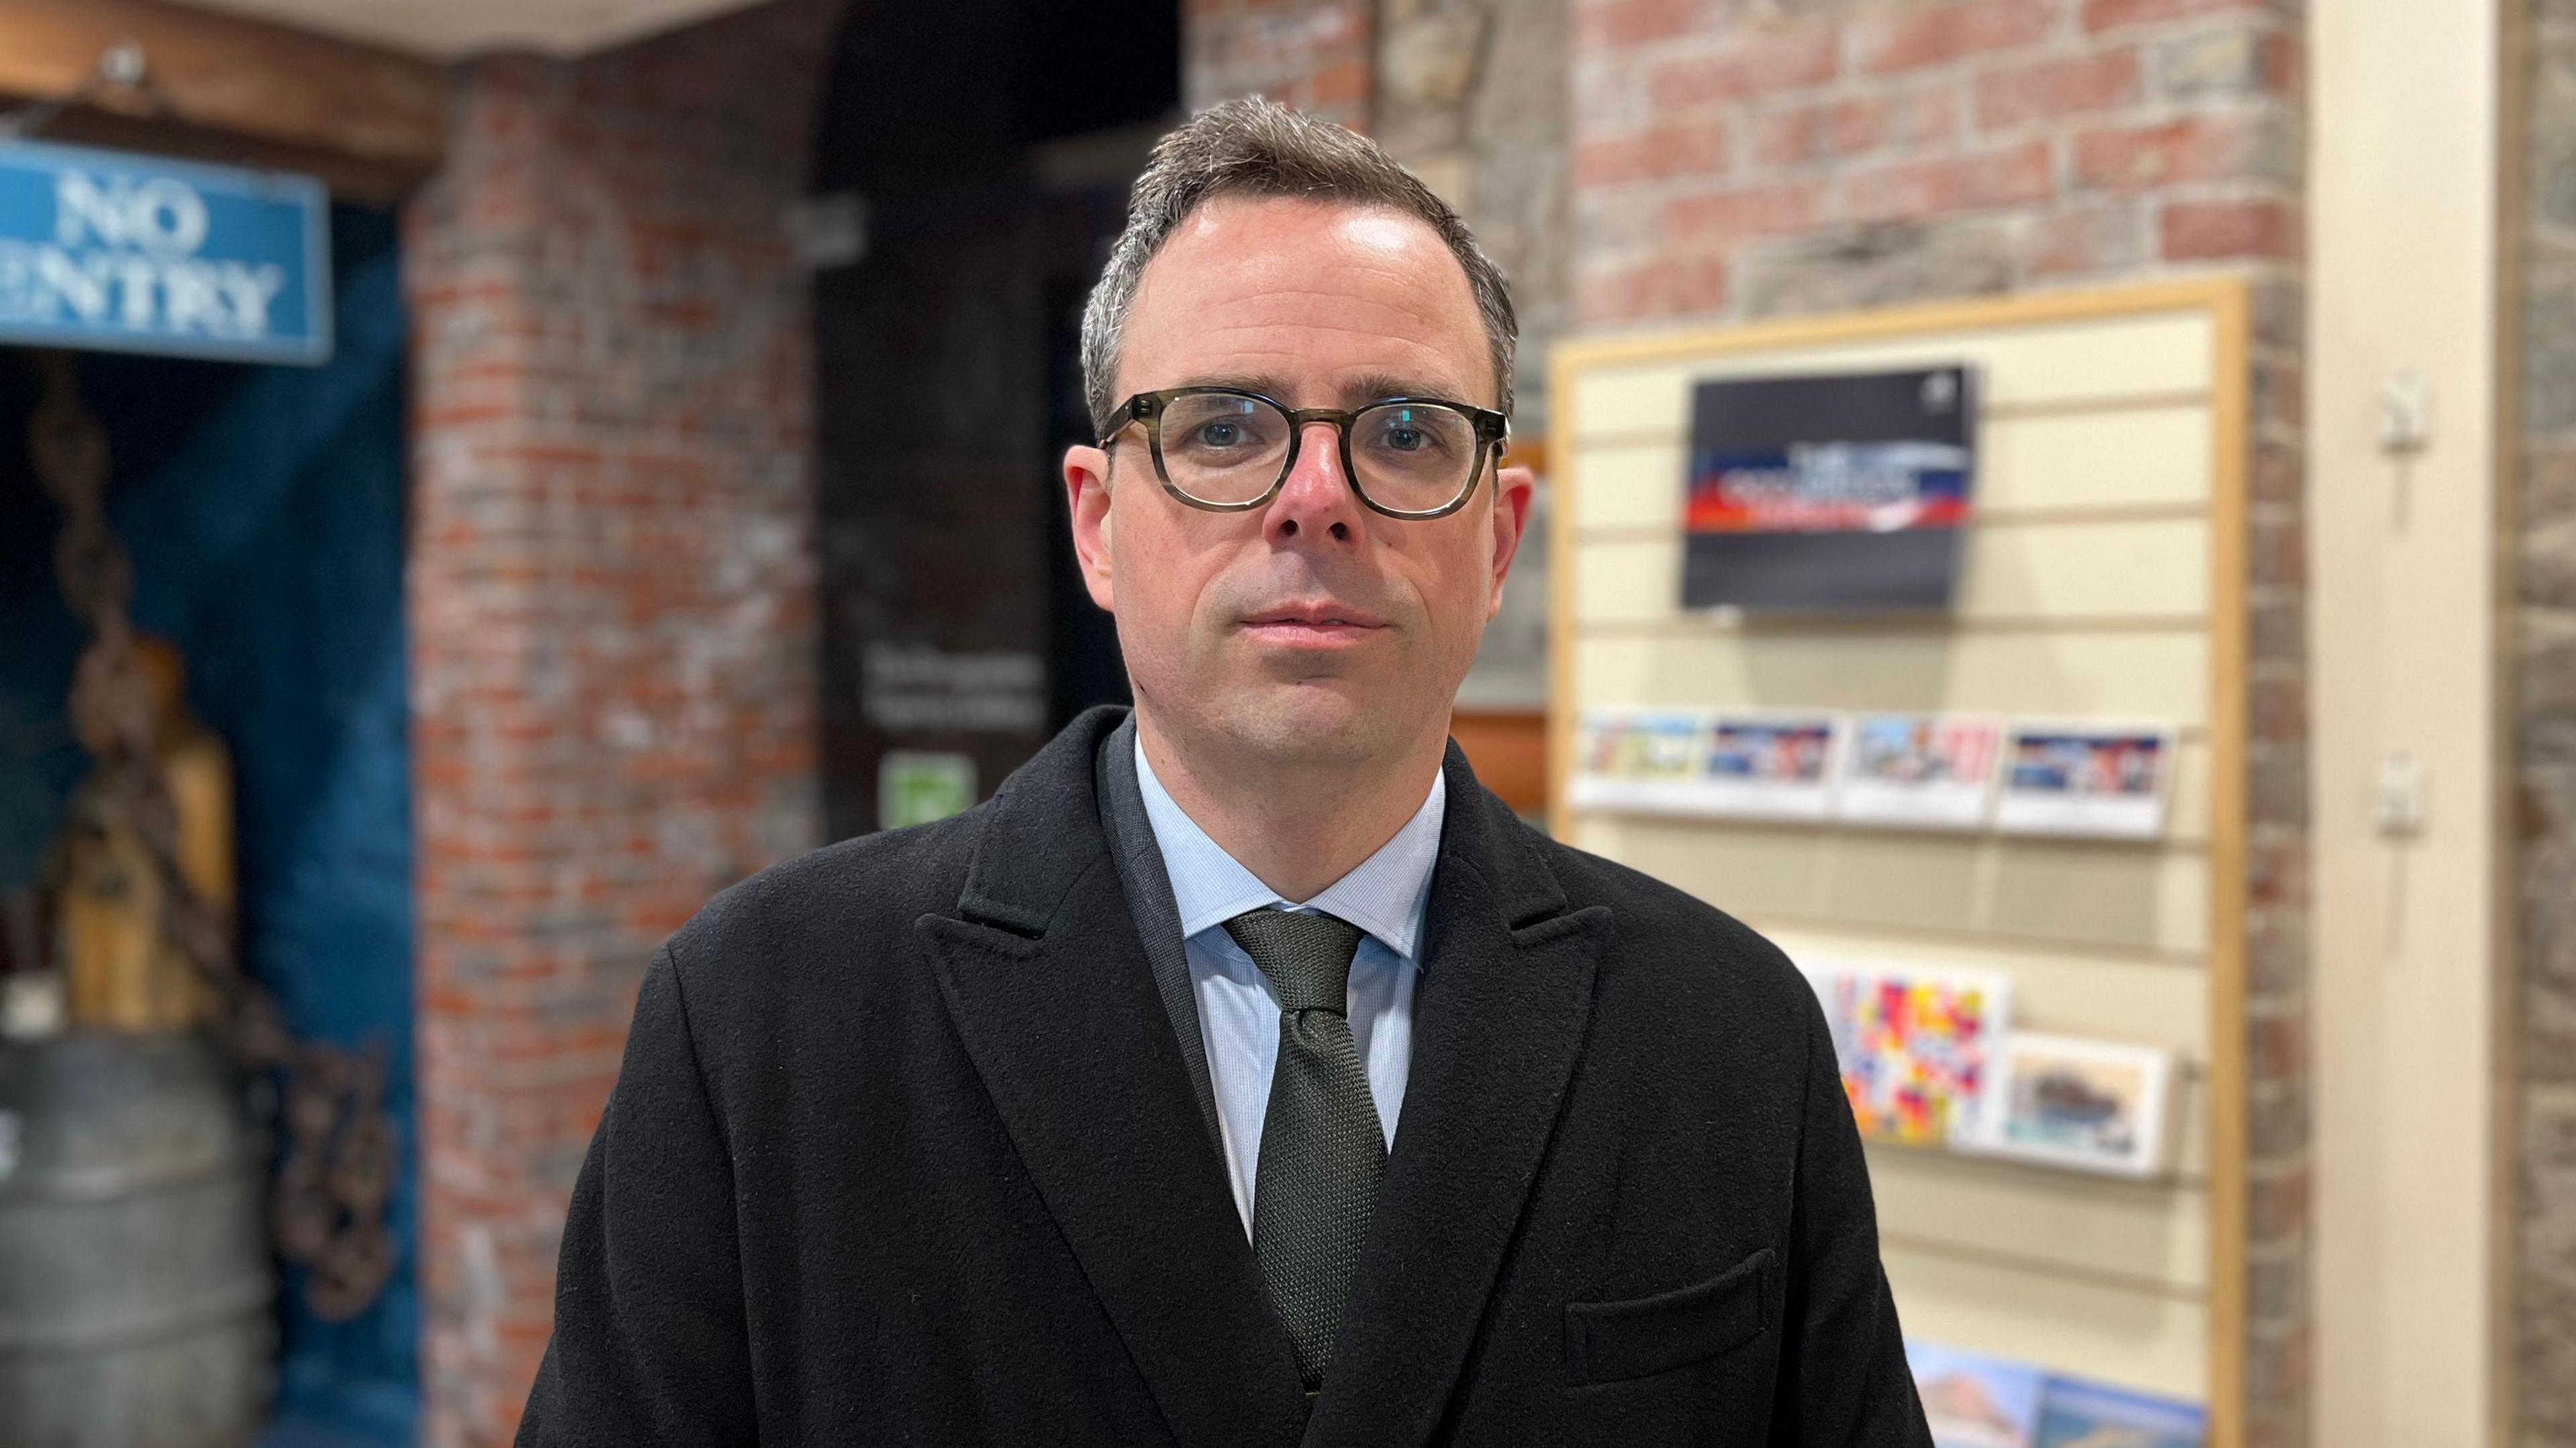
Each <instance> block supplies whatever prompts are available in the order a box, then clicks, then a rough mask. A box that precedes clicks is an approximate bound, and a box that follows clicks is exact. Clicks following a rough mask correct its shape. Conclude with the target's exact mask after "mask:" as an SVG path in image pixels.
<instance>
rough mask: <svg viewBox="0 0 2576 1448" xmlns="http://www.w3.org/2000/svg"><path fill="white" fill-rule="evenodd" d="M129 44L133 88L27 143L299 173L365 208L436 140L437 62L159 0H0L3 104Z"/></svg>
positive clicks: (440, 95)
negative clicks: (140, 55)
mask: <svg viewBox="0 0 2576 1448" xmlns="http://www.w3.org/2000/svg"><path fill="white" fill-rule="evenodd" d="M126 41H134V42H136V43H139V44H140V45H142V46H143V49H144V55H145V59H146V62H147V64H148V66H149V71H148V73H147V78H146V83H145V89H144V91H143V93H139V94H138V93H136V92H132V91H123V90H115V89H110V90H105V91H101V92H99V93H98V94H96V95H95V96H93V97H92V98H90V100H89V101H88V102H86V103H85V104H83V105H80V106H75V107H73V108H72V109H70V110H67V111H65V112H64V113H63V114H62V115H61V116H60V117H58V118H56V119H55V121H54V122H53V124H51V125H49V126H47V127H45V128H44V129H43V130H42V131H41V132H40V133H39V134H38V135H36V136H34V137H31V138H30V139H37V140H56V141H67V142H78V143H86V144H92V145H101V146H111V147H118V148H122V149H127V150H145V151H153V152H158V153H161V154H164V155H173V156H188V157H194V158H196V159H199V160H207V161H215V162H219V163H223V164H227V165H247V166H263V167H274V168H279V169H284V170H294V171H304V172H309V173H311V174H313V175H316V176H319V177H321V178H322V180H323V181H324V183H325V184H327V185H328V186H329V187H330V188H331V190H332V192H333V193H334V194H336V195H338V196H341V197H343V198H346V199H349V200H355V201H361V202H365V203H368V204H372V205H387V204H390V203H392V202H393V201H395V200H397V199H399V198H400V197H401V196H402V194H403V193H404V192H405V191H407V190H409V189H410V188H411V187H412V186H413V185H414V184H415V183H416V182H418V181H419V180H420V179H421V178H422V177H424V176H426V175H428V174H429V172H430V171H432V170H433V169H435V168H436V167H437V165H438V163H439V160H440V157H441V155H442V154H443V151H444V148H445V146H446V141H447V72H446V70H445V68H444V67H442V66H439V65H437V64H436V63H434V62H431V61H427V60H422V59H419V58H417V57H414V56H409V55H402V54H398V53H396V52H393V51H389V50H382V49H378V48H376V47H374V46H367V45H359V44H356V43H355V42H352V41H346V40H340V39H336V38H333V37H330V36H324V35H317V34H313V33H311V32H308V31H302V30H294V29H290V28H288V27H286V26H283V25H275V24H270V23H268V22H266V21H259V20H247V19H243V18H241V17H239V16H234V15H225V14H218V13H216V12H213V11H208V10H196V9H190V8H187V7H184V6H181V5H175V4H166V3H160V0H0V99H5V100H7V101H13V102H15V101H59V100H65V99H68V98H70V97H71V96H73V95H74V94H76V93H78V92H79V91H80V89H81V88H82V87H83V86H84V85H85V84H87V83H88V82H89V81H90V80H91V78H92V76H93V75H94V74H95V72H96V69H97V66H98V61H99V57H100V56H101V55H102V54H103V53H105V52H106V51H107V50H108V49H109V48H110V47H111V46H115V45H118V44H120V43H123V42H126Z"/></svg>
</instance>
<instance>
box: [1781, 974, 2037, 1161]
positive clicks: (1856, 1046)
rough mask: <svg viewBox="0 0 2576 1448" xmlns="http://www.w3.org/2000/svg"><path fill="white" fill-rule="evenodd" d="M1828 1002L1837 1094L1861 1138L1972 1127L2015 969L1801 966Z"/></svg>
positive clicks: (1946, 1137) (1933, 1138) (1921, 1141)
mask: <svg viewBox="0 0 2576 1448" xmlns="http://www.w3.org/2000/svg"><path fill="white" fill-rule="evenodd" d="M1803 968H1804V969H1805V970H1806V971H1807V973H1808V980H1809V981H1810V982H1811V983H1812V984H1814V985H1815V986H1816V987H1817V993H1818V996H1819V997H1820V998H1821V999H1822V1000H1823V1002H1824V1008H1825V1020H1826V1023H1827V1025H1828V1027H1829V1028H1830V1029H1831V1030H1832V1032H1833V1036H1834V1042H1835V1047H1836V1050H1835V1057H1836V1060H1837V1062H1838V1064H1839V1065H1840V1067H1841V1070H1842V1078H1843V1094H1844V1095H1845V1096H1846V1097H1847V1098H1848V1099H1849V1100H1850V1102H1851V1108H1852V1118H1853V1120H1854V1121H1856V1122H1857V1123H1858V1124H1859V1126H1860V1134H1861V1135H1862V1137H1863V1138H1865V1139H1868V1140H1872V1141H1890V1142H1897V1143H1901V1144H1904V1145H1908V1146H1945V1145H1948V1144H1949V1143H1950V1142H1951V1141H1952V1140H1953V1139H1954V1138H1955V1137H1964V1136H1965V1135H1966V1134H1967V1133H1968V1132H1969V1131H1970V1130H1972V1129H1973V1127H1974V1125H1975V1123H1976V1121H1977V1119H1978V1114H1979V1110H1980V1103H1981V1100H1982V1093H1983V1092H1984V1091H1985V1090H1986V1089H1987V1087H1986V1070H1987V1057H1988V1055H1989V1053H1990V1052H1991V1051H1992V1050H1993V1049H1994V1042H1995V1041H1996V1039H1997V1038H1998V1037H1999V1036H2001V1035H2002V1034H2003V1032H2004V1031H2005V1029H2006V1027H2007V1026H2008V1025H2009V1023H2010V1019H2011V999H2012V980H2011V977H2009V976H2006V975H2003V974H2000V973H1997V972H1991V971H1964V970H1936V969H1930V968H1921V969H1918V968H1913V967H1902V968H1900V967H1889V966H1871V965H1841V964H1836V963H1833V962H1814V963H1811V964H1809V965H1807V966H1805V967H1803Z"/></svg>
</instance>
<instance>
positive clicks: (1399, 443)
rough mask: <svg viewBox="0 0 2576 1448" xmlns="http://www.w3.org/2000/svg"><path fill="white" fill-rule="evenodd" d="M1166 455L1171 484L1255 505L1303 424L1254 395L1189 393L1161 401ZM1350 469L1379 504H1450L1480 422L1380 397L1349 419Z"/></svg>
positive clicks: (1470, 460)
mask: <svg viewBox="0 0 2576 1448" xmlns="http://www.w3.org/2000/svg"><path fill="white" fill-rule="evenodd" d="M1162 435H1163V448H1162V462H1163V471H1164V475H1165V477H1167V478H1168V479H1169V480H1170V482H1171V484H1172V486H1173V487H1175V488H1178V489H1180V490H1181V491H1182V492H1184V493H1187V494H1189V495H1190V496H1191V497H1193V498H1196V499H1198V500H1199V501H1201V502H1205V503H1218V504H1228V503H1248V502H1251V501H1252V500H1254V499H1256V498H1258V497H1260V496H1261V495H1262V494H1264V493H1266V492H1268V491H1270V485H1271V484H1273V483H1275V482H1277V481H1278V480H1279V476H1280V473H1281V472H1282V471H1283V469H1284V467H1285V465H1286V462H1287V457H1288V445H1289V442H1290V440H1291V439H1292V438H1293V437H1294V435H1295V427H1294V425H1293V424H1292V423H1290V421H1289V420H1288V415H1287V414H1286V413H1284V412H1282V411H1280V410H1279V409H1278V408H1276V407H1274V406H1272V405H1271V404H1269V403H1267V402H1264V401H1262V400H1261V399H1259V398H1256V397H1239V396H1234V395H1231V394H1227V393H1191V394H1187V395H1184V396H1181V397H1176V398H1174V399H1172V401H1171V403H1170V405H1169V406H1167V407H1165V408H1164V409H1163V416H1162ZM1350 459H1351V467H1352V468H1353V470H1354V471H1356V472H1357V473H1358V474H1359V477H1358V479H1357V481H1358V483H1359V489H1360V491H1361V492H1362V493H1365V494H1367V495H1368V497H1369V499H1370V500H1371V501H1372V502H1375V503H1376V504H1377V505H1378V506H1380V507H1383V508H1392V509H1395V510H1397V511H1399V512H1407V513H1419V512H1430V511H1432V510H1433V509H1437V508H1442V507H1446V506H1447V505H1448V504H1450V503H1451V502H1453V501H1455V500H1456V499H1457V497H1458V495H1459V494H1460V493H1461V492H1463V491H1464V490H1465V489H1466V487H1467V484H1468V481H1469V477H1470V474H1471V473H1472V472H1473V471H1474V468H1475V464H1476V425H1475V424H1474V423H1473V422H1471V421H1470V420H1468V418H1467V416H1466V415H1465V414H1464V413H1461V412H1458V411H1456V410H1455V409H1452V408H1447V407H1441V406H1438V405H1435V404H1425V403H1419V402H1390V403H1380V404H1379V405H1377V406H1375V407H1370V408H1366V409H1364V410H1362V411H1361V412H1360V414H1359V415H1358V416H1357V417H1355V418H1353V419H1352V421H1351V446H1350Z"/></svg>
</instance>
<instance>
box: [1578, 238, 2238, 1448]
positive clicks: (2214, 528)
mask: <svg viewBox="0 0 2576 1448" xmlns="http://www.w3.org/2000/svg"><path fill="white" fill-rule="evenodd" d="M2249 306H2250V304H2249V297H2248V288H2247V284H2246V283H2245V282H2244V281H2242V280H2240V279H2237V278H2212V279H2203V280H2191V281H2182V282H2173V283H2159V284H2150V285H2143V286H2133V287H2122V288H2117V289H2111V290H2103V291H2086V292H2064V293H2049V294H2041V295H2035V296H2022V297H2012V298H2005V299H1997V300H1979V301H1966V302H1956V303H1941V304H1935V305H1929V306H1913V307H1905V308H1901V309H1893V310H1887V311H1878V312H1869V313H1861V314H1854V315H1843V316H1834V317H1825V318H1816V319H1807V320H1793V321H1780V322H1764V323H1757V324H1752V325H1747V326H1736V327H1722V328H1714V329H1703V330H1695V331H1689V332H1682V333H1675V334H1666V335H1648V336H1637V337H1628V338H1611V339H1603V340H1593V341H1575V342H1569V343H1566V344H1563V345H1561V346H1559V347H1558V348H1557V350H1556V353H1555V356H1554V357H1553V358H1552V359H1551V373H1550V405H1551V408H1552V411H1553V417H1554V424H1555V425H1554V426H1553V428H1552V429H1551V432H1552V434H1553V436H1552V438H1551V442H1552V443H1553V444H1554V446H1553V448H1552V450H1551V451H1552V456H1551V458H1550V461H1551V462H1552V463H1553V464H1554V468H1553V470H1552V473H1551V476H1550V480H1549V481H1550V484H1551V486H1552V487H1554V488H1555V489H1556V490H1557V506H1556V507H1555V508H1554V509H1553V511H1552V513H1551V522H1550V530H1551V534H1550V540H1549V541H1550V550H1549V556H1550V559H1551V563H1552V572H1553V575H1554V577H1553V580H1552V589H1551V592H1552V596H1551V599H1550V607H1549V614H1550V639H1551V648H1550V656H1549V720H1548V779H1549V788H1548V796H1549V803H1550V821H1551V824H1552V825H1553V826H1554V828H1555V829H1556V831H1557V833H1558V834H1559V835H1560V836H1565V835H1568V834H1569V833H1570V826H1571V824H1572V817H1571V814H1570V812H1569V810H1568V809H1567V806H1566V802H1565V801H1566V784H1567V781H1568V779H1569V777H1570V775H1571V772H1572V766H1573V752H1574V735H1575V727H1574V726H1575V715H1576V711H1577V709H1578V707H1579V700H1580V699H1581V697H1582V696H1581V695H1580V694H1579V693H1578V685H1579V677H1578V673H1577V670H1578V668H1579V667H1580V665H1579V662H1578V659H1577V654H1578V653H1579V652H1580V650H1579V649H1578V647H1577V642H1578V635H1577V632H1576V629H1575V626H1574V590H1575V586H1576V578H1577V575H1578V573H1579V572H1580V569H1579V568H1578V567H1577V565H1576V551H1575V550H1576V546H1577V539H1576V537H1575V531H1576V525H1575V518H1576V511H1577V510H1576V509H1575V507H1574V506H1573V505H1572V503H1573V499H1574V498H1575V496H1576V495H1577V492H1578V490H1580V489H1581V488H1582V487H1583V486H1584V480H1583V477H1582V475H1581V474H1582V468H1583V464H1584V458H1585V453H1586V438H1585V434H1584V432H1583V429H1582V425H1581V420H1580V418H1579V417H1578V416H1577V414H1576V409H1577V407H1578V406H1579V405H1580V394H1579V388H1578V385H1577V384H1578V379H1580V378H1581V377H1583V376H1584V375H1585V374H1586V373H1588V372H1592V371H1596V370H1602V369H1608V368H1614V367H1624V366H1632V365H1635V364H1640V363H1686V362H1692V361H1700V360H1708V361H1719V360H1722V359H1725V358H1727V357H1730V356H1737V355H1741V354H1748V353H1756V352H1767V351H1775V350H1783V349H1795V348H1809V347H1821V346H1829V345H1835V344H1845V343H1857V342H1871V341H1899V340H1905V339H1911V338H1926V337H1931V336H1935V335H1937V334H1942V333H1965V332H1982V331H1989V330H1998V329H2006V328H2019V327H2031V326H2037V325H2046V324H2052V323H2080V322H2086V321H2100V320H2106V319H2115V318H2127V317H2141V316H2147V315H2151V314H2159V313H2187V314H2197V315H2199V316H2202V317H2205V318H2206V319H2207V320H2208V323H2209V326H2210V345H2211V354H2210V365H2211V374H2210V387H2209V392H2208V395H2207V398H2206V404H2207V407H2208V411H2209V420H2210V428H2209V433H2210V448H2211V451H2212V455H2211V458H2210V475H2209V476H2210V493H2209V501H2208V507H2207V518H2208V538H2209V550H2210V555H2209V559H2208V577H2209V593H2208V603H2207V607H2208V614H2207V618H2206V620H2205V630H2206V638H2207V644H2208V670H2209V679H2208V689H2209V722H2208V727H2207V731H2206V734H2207V741H2208V750H2209V759H2210V767H2209V781H2208V784H2209V791H2210V797H2209V800H2208V811H2209V812H2208V838H2207V844H2206V847H2205V848H2206V855H2207V862H2208V876H2209V902H2208V921H2207V930H2208V933H2207V946H2206V955H2205V960H2206V971H2207V988H2208V1017H2209V1018H2208V1031H2209V1040H2208V1065H2207V1074H2208V1084H2209V1089H2208V1091H2207V1093H2206V1094H2207V1108H2206V1110H2207V1120H2206V1129H2207V1132H2208V1142H2209V1165H2208V1177H2207V1192H2208V1218H2209V1221H2208V1263H2207V1270H2208V1286H2207V1298H2206V1302H2207V1313H2208V1319H2207V1320H2208V1325H2209V1330H2208V1338H2207V1359H2208V1362H2207V1383H2208V1394H2209V1396H2208V1411H2209V1424H2210V1436H2209V1442H2210V1443H2211V1445H2212V1448H2242V1445H2243V1443H2244V1441H2245V1422H2246V1407H2247V1404H2246V1388H2247V1380H2246V1357H2247V1345H2246V1337H2245V1333H2246V1316H2247V1301H2246V1293H2247V1237H2248V1230H2249V1221H2248V1209H2249V1198H2248V1191H2249V1183H2248V1172H2247V1155H2248V1146H2249V1143H2248V1119H2247V1117H2248V1083H2247V1078H2246V1069H2247V1063H2246V1046H2245V1030H2246V1015H2245V993H2246V939H2245V928H2246V911H2247V903H2248V901H2247V892H2248V888H2249V882H2248V878H2247V870H2248V852H2247V829H2248V820H2247V809H2248V805H2247V787H2248V785H2247V778H2246V766H2247V753H2246V745H2247V732H2248V729H2249V727H2250V720H2249V717H2248V707H2249V699H2248V688H2247V668H2248V658H2247V651H2248V646H2249V645H2248V635H2249V627H2250V620H2249V617H2248V614H2247V596H2246V590H2247V582H2248V580H2247V575H2246V569H2247V528H2248V516H2247V478H2248V471H2249V466H2250V461H2251V443H2252V436H2251V386H2252V370H2251V357H2250V353H2249V348H2250V337H2249V327H2250V315H2249ZM2118 622H2119V621H2117V620H2104V621H2102V623H2101V624H2099V625H2098V626H2099V627H2103V628H2111V627H2114V626H2116V625H2117V624H2118ZM2003 626H2004V624H2003V623H2001V622H2000V621H1999V622H1995V623H1990V624H1988V625H1987V627H1989V628H1999V627H2003ZM1814 627H1818V628H1827V629H1849V628H1854V627H1868V625H1853V624H1846V623H1839V622H1827V623H1819V624H1817V625H1814ZM1904 627H1907V628H1910V629H1916V630H1930V631H1935V632H1937V631H1940V630H1941V629H1942V628H1943V627H1944V626H1943V625H1940V624H1923V623H1914V624H1908V625H1905V626H1904Z"/></svg>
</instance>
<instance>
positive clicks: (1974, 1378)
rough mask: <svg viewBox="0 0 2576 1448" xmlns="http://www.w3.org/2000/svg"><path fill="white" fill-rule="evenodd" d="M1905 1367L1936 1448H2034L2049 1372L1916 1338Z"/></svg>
mask: <svg viewBox="0 0 2576 1448" xmlns="http://www.w3.org/2000/svg"><path fill="white" fill-rule="evenodd" d="M1905 1361H1906V1363H1907V1365H1908V1366H1910V1367H1911V1368H1913V1370H1914V1392H1915V1395H1916V1396H1917V1397H1920V1398H1921V1399H1922V1400H1923V1416H1924V1418H1925V1419H1926V1420H1928V1421H1929V1422H1930V1423H1931V1425H1932V1442H1933V1448H2033V1444H2032V1440H2033V1438H2034V1436H2035V1435H2036V1434H2037V1433H2038V1431H2039V1403H2040V1394H2041V1392H2042V1391H2043V1390H2044V1389H2046V1387H2047V1386H2048V1370H2047V1369H2045V1368H2042V1367H2040V1366H2038V1365H2037V1364H2034V1363H2026V1362H2018V1361H2015V1360H2013V1359H2010V1358H1997V1357H1986V1356H1984V1355H1982V1354H1978V1353H1972V1352H1963V1351H1961V1350H1959V1349H1957V1348H1953V1347H1945V1346H1943V1345H1941V1344H1939V1343H1935V1342H1926V1341H1924V1340H1922V1339H1921V1338H1912V1337H1909V1338H1907V1339H1906V1340H1905Z"/></svg>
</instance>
